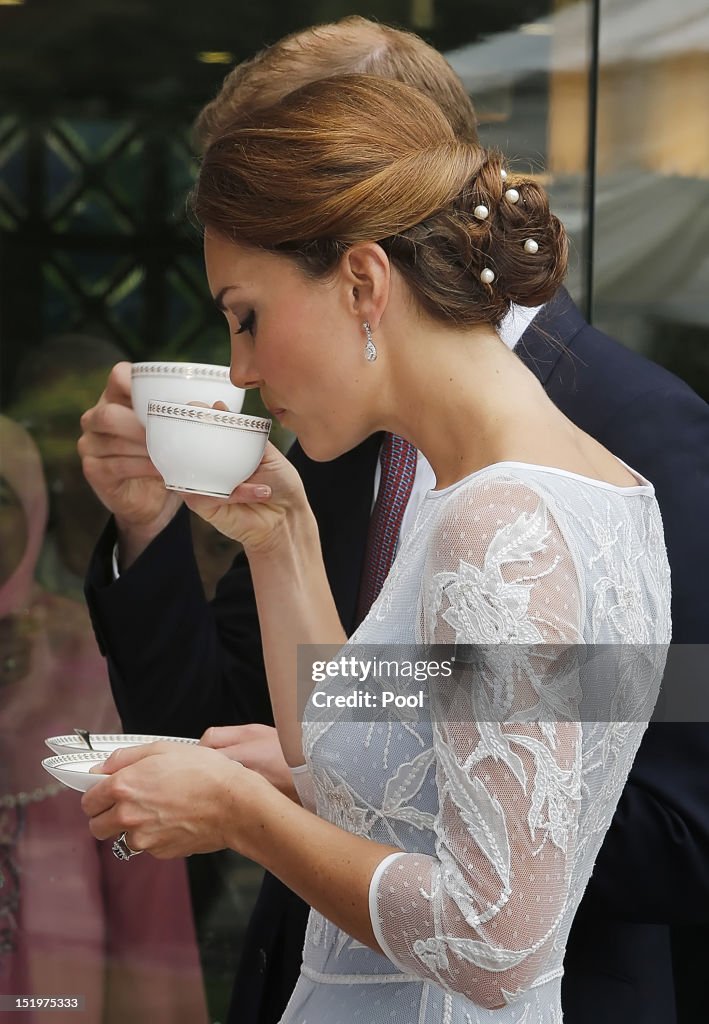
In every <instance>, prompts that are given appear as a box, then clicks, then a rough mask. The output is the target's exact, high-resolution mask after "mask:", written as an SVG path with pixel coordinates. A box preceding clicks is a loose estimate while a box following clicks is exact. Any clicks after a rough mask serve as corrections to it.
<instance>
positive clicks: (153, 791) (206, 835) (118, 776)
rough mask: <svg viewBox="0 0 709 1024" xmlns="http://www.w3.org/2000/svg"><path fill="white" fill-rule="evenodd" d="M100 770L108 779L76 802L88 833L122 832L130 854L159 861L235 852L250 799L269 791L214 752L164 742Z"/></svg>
mask: <svg viewBox="0 0 709 1024" xmlns="http://www.w3.org/2000/svg"><path fill="white" fill-rule="evenodd" d="M100 770H101V772H103V773H105V774H110V776H111V778H110V779H106V780H105V781H101V782H99V783H98V784H97V785H95V786H93V787H92V788H91V789H90V790H89V791H88V792H87V793H85V794H84V796H83V798H82V801H81V806H82V808H83V810H84V812H85V814H86V815H87V816H88V817H89V818H90V822H89V828H90V829H91V832H92V834H93V835H94V836H95V837H96V839H110V838H111V837H113V836H117V835H120V834H121V833H122V832H126V833H127V836H126V841H127V843H128V845H129V846H130V847H131V849H133V850H147V851H148V852H149V853H152V855H153V856H154V857H158V858H160V859H167V858H171V857H186V856H189V855H190V854H192V853H211V852H213V851H214V850H222V849H224V848H225V847H227V846H232V847H233V846H234V843H235V840H237V837H238V834H239V831H240V829H239V823H240V822H241V823H242V826H243V823H244V818H245V816H248V815H249V813H250V809H252V808H253V807H254V803H253V802H252V801H253V800H257V799H258V794H259V792H260V790H261V789H262V788H263V787H267V788H269V789H270V788H271V786H270V783H268V782H266V780H265V779H263V778H262V777H261V776H260V775H259V774H258V773H257V772H253V771H250V770H249V769H248V768H244V766H243V765H241V764H239V763H238V762H236V761H232V760H230V759H229V758H228V757H225V756H224V755H223V754H221V753H219V751H217V750H211V749H209V748H207V747H197V746H195V747H180V746H178V744H175V743H170V742H167V741H163V742H160V743H151V744H149V745H148V746H144V747H132V748H130V749H127V750H117V751H116V752H115V753H113V754H111V756H110V757H109V758H108V760H107V761H106V762H105V764H104V765H103V766H102V767H101V769H100ZM237 845H238V840H237Z"/></svg>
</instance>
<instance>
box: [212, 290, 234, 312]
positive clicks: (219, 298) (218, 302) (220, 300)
mask: <svg viewBox="0 0 709 1024" xmlns="http://www.w3.org/2000/svg"><path fill="white" fill-rule="evenodd" d="M238 287H239V285H238V284H228V285H225V287H224V288H222V289H221V290H220V291H219V292H218V293H217V294H216V295H215V296H214V304H215V306H216V307H217V309H220V310H221V311H222V313H225V312H226V306H225V305H224V296H225V295H226V293H227V292H230V291H231V289H232V288H238Z"/></svg>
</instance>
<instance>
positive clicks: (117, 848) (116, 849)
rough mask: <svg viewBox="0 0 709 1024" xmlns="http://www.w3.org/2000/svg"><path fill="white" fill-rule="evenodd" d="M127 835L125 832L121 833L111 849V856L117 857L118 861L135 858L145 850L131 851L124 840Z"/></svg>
mask: <svg viewBox="0 0 709 1024" xmlns="http://www.w3.org/2000/svg"><path fill="white" fill-rule="evenodd" d="M127 835H128V833H127V832H123V833H121V835H120V836H119V837H118V839H116V841H115V843H114V844H113V846H112V847H111V850H112V852H113V856H114V857H117V858H118V860H130V859H131V857H137V856H138V854H139V853H145V850H131V848H130V846H129V845H128V842H127V840H126V836H127Z"/></svg>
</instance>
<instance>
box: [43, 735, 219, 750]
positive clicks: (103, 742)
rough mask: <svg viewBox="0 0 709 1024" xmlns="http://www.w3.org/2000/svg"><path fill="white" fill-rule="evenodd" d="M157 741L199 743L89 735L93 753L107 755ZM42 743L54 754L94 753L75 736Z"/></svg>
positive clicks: (172, 738) (171, 738) (184, 739)
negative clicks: (125, 748)
mask: <svg viewBox="0 0 709 1024" xmlns="http://www.w3.org/2000/svg"><path fill="white" fill-rule="evenodd" d="M159 740H169V741H170V743H199V740H195V739H188V738H187V737H184V736H141V735H138V734H134V733H125V732H114V733H108V732H92V733H91V746H92V747H93V748H94V751H97V752H98V753H102V754H107V755H108V754H111V753H113V751H114V750H122V749H123V748H124V747H140V746H142V745H143V744H144V743H157V742H158V741H159ZM44 742H45V743H46V744H47V746H48V747H49V749H50V750H53V751H54V753H55V754H73V753H75V752H78V753H84V754H91V753H93V752H94V751H91V750H87V749H86V744H85V743H84V741H83V740H82V739H81V737H80V736H77V735H76V734H72V735H71V736H49V737H48V738H47V739H46V740H45V741H44Z"/></svg>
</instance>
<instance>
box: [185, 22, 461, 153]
mask: <svg viewBox="0 0 709 1024" xmlns="http://www.w3.org/2000/svg"><path fill="white" fill-rule="evenodd" d="M347 74H367V75H378V76H380V77H381V78H389V79H394V80H396V81H399V82H405V83H406V84H407V85H411V86H413V87H414V88H415V89H420V90H421V91H422V92H425V93H426V94H427V95H429V96H430V97H431V98H432V99H433V100H435V102H436V103H437V104H438V106H439V107H440V108H441V110H442V111H443V113H444V114H445V116H446V117H447V118H448V120H449V122H450V124H451V127H452V128H453V131H454V133H455V134H456V136H457V137H458V138H459V139H462V140H463V141H464V142H477V141H478V132H477V118H476V117H475V110H474V108H473V104H472V102H471V100H470V97H469V96H468V94H467V92H466V91H465V89H464V88H463V84H462V82H461V81H460V79H459V78H458V76H457V75H456V73H455V72H454V71H453V69H452V68H451V66H450V64H448V62H447V61H446V60H445V58H444V57H443V56H442V55H441V54H440V53H439V52H438V51H437V50H434V48H433V47H432V46H429V45H428V43H425V42H424V41H423V39H421V38H420V37H419V36H416V35H414V34H413V33H412V32H404V31H402V30H401V29H396V28H391V26H389V25H380V24H378V23H377V22H376V21H370V20H369V19H368V18H361V17H359V16H358V15H353V16H350V17H347V18H342V20H341V21H336V22H333V23H332V24H330V25H315V26H313V27H312V28H306V29H303V30H301V31H300V32H294V33H293V34H292V35H289V36H285V37H284V38H283V39H280V40H279V41H278V42H277V43H274V44H273V46H269V47H267V48H266V49H265V50H261V51H260V53H257V54H256V56H255V57H252V58H251V59H250V60H246V61H244V62H243V63H242V64H239V65H237V67H235V68H234V70H233V71H231V72H230V73H229V74H228V75H227V76H226V78H225V79H224V82H223V84H222V87H221V89H220V91H219V93H218V94H217V96H216V97H215V98H214V99H213V100H212V101H211V102H210V103H208V104H207V106H206V107H205V108H204V109H203V110H202V112H201V113H200V115H199V117H198V118H197V120H196V122H195V126H194V131H195V136H196V139H197V142H198V144H199V145H200V148H201V149H203V150H204V149H206V148H207V147H208V146H209V145H210V144H211V143H212V142H214V141H215V139H217V138H218V137H219V136H220V135H221V134H223V132H224V131H225V130H227V129H228V127H229V125H230V124H231V123H232V121H234V120H236V119H237V118H239V117H242V116H243V115H244V114H246V113H253V112H254V111H256V110H263V109H264V108H265V107H269V106H271V105H272V104H273V103H276V102H278V101H279V100H281V99H283V97H284V96H285V95H286V94H287V93H289V92H292V91H293V90H295V89H298V88H300V87H301V86H303V85H307V84H308V83H309V82H315V81H318V80H319V79H322V78H331V77H333V76H334V75H347Z"/></svg>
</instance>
